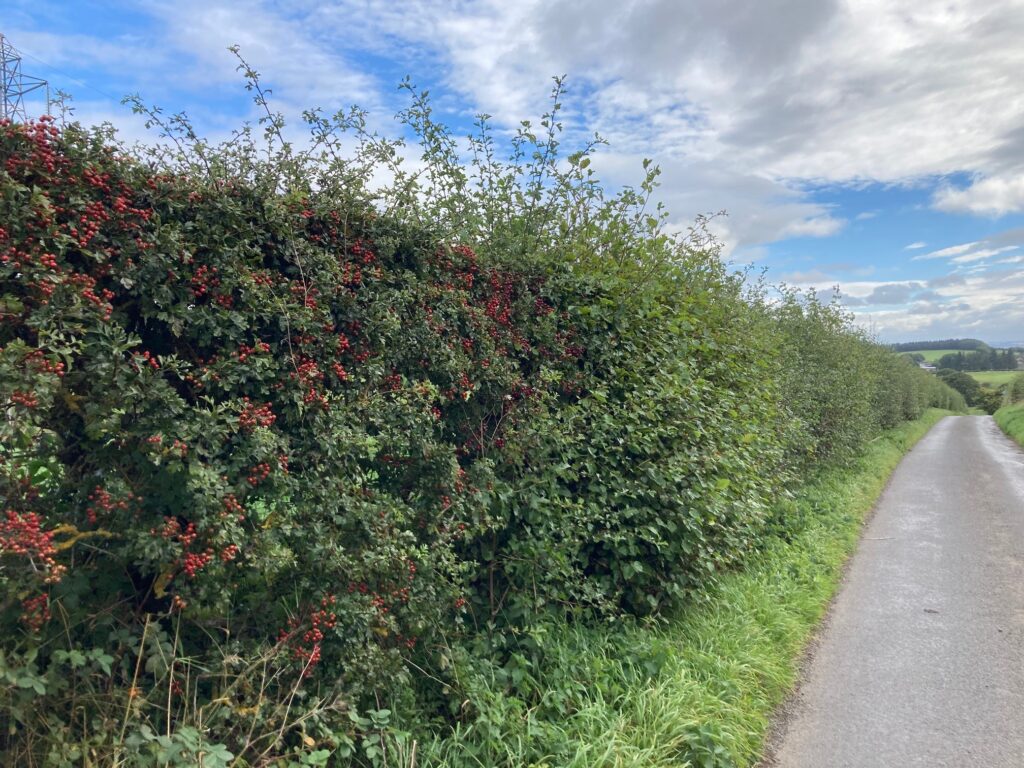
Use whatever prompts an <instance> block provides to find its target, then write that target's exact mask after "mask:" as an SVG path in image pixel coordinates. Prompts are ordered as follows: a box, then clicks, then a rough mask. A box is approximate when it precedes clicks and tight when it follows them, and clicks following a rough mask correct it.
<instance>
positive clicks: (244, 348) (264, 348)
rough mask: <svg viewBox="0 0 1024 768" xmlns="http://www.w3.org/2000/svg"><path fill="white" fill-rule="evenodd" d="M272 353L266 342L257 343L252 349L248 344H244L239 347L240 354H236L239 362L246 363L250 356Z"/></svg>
mask: <svg viewBox="0 0 1024 768" xmlns="http://www.w3.org/2000/svg"><path fill="white" fill-rule="evenodd" d="M269 351H270V345H269V344H267V342H265V341H257V342H256V343H255V344H253V345H252V346H251V347H250V346H249V345H248V344H242V345H240V346H239V347H238V352H236V353H235V357H237V358H238V362H240V363H244V362H245V361H246V360H248V359H249V356H250V355H255V354H258V353H261V352H263V353H266V352H269Z"/></svg>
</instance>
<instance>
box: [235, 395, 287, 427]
mask: <svg viewBox="0 0 1024 768" xmlns="http://www.w3.org/2000/svg"><path fill="white" fill-rule="evenodd" d="M242 402H243V405H242V412H241V414H239V416H238V426H239V427H240V428H241V429H243V430H245V431H246V432H251V431H253V430H254V429H256V427H270V426H272V425H273V424H274V422H275V421H277V416H276V415H274V411H273V409H272V408H271V406H270V403H264V404H263V405H256V404H255V403H253V402H252V401H251V400H249V398H248V397H243V398H242Z"/></svg>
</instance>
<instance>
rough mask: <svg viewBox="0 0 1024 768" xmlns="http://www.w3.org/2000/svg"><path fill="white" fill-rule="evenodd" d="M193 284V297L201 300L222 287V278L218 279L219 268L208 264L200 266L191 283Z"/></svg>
mask: <svg viewBox="0 0 1024 768" xmlns="http://www.w3.org/2000/svg"><path fill="white" fill-rule="evenodd" d="M190 282H191V284H192V295H193V296H195V297H196V298H197V299H201V298H203V297H204V296H206V294H208V293H209V292H210V291H212V290H215V289H216V288H219V287H220V278H219V277H217V268H216V267H211V266H209V265H207V264H200V265H199V268H198V269H196V273H195V274H194V275H193V276H192V280H191V281H190Z"/></svg>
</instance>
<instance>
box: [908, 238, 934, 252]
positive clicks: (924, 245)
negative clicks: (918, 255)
mask: <svg viewBox="0 0 1024 768" xmlns="http://www.w3.org/2000/svg"><path fill="white" fill-rule="evenodd" d="M927 247H928V243H924V242H921V241H920V240H918V241H917V242H916V243H911V244H910V245H907V246H905V247H904V248H903V250H905V251H916V250H919V249H921V248H927Z"/></svg>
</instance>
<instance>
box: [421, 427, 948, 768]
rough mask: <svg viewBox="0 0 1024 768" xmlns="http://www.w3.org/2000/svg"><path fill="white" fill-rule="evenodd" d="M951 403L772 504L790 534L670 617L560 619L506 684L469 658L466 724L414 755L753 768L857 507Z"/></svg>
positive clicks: (827, 594)
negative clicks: (593, 622) (599, 622)
mask: <svg viewBox="0 0 1024 768" xmlns="http://www.w3.org/2000/svg"><path fill="white" fill-rule="evenodd" d="M946 414H947V412H946V411H939V410H934V409H933V410H931V411H929V412H928V413H926V414H925V416H924V417H923V418H922V419H920V420H918V421H916V422H913V423H910V424H906V425H904V426H902V427H900V428H898V429H895V430H892V431H890V432H887V433H886V434H885V435H883V436H882V437H881V438H879V439H877V440H875V441H873V442H872V443H871V444H870V445H869V447H868V450H867V452H866V453H865V455H864V456H863V457H862V458H861V459H860V460H859V461H857V462H853V463H852V465H850V466H848V467H846V468H843V469H837V470H832V471H829V472H826V473H824V474H822V475H821V476H819V477H818V478H816V479H815V480H813V481H812V482H810V483H809V484H808V485H806V486H804V487H803V488H802V489H801V490H800V491H799V493H798V494H797V496H796V497H795V498H794V499H792V500H790V501H787V502H785V503H784V505H783V506H782V507H780V511H781V512H784V514H785V518H786V520H787V521H788V523H789V524H790V528H791V530H792V529H794V528H795V529H796V531H795V532H793V533H791V534H790V537H791V538H790V540H788V541H787V540H783V539H780V538H772V539H770V540H769V541H768V542H767V545H766V547H765V548H764V550H763V551H761V552H758V553H756V554H754V555H752V557H751V559H750V561H749V562H748V565H747V567H746V568H745V569H744V570H743V571H740V572H734V573H730V574H727V575H726V576H725V577H724V578H723V579H722V580H721V583H720V585H719V587H718V588H716V589H715V590H714V591H713V592H712V593H711V594H710V595H709V596H708V597H707V599H706V600H704V601H703V602H701V603H700V604H698V605H695V606H693V607H691V608H690V609H688V610H686V611H684V612H682V613H681V614H680V615H678V616H676V617H674V618H672V619H671V620H669V621H667V622H664V623H661V624H643V623H640V622H632V623H630V622H616V623H615V624H613V625H610V626H607V627H601V628H594V627H592V626H570V625H564V624H562V625H558V626H553V627H552V626H549V627H547V628H545V629H544V630H543V631H541V630H538V631H537V633H536V636H533V637H530V636H524V638H523V647H524V649H529V650H524V653H523V661H522V662H517V666H518V667H519V669H520V677H521V680H520V682H519V683H518V685H517V692H516V693H515V694H513V693H510V689H509V687H508V678H509V672H508V668H507V665H506V667H504V668H498V667H496V668H493V669H491V670H489V671H486V670H483V669H481V668H480V666H479V665H477V666H474V667H471V668H472V670H473V671H472V672H470V673H468V674H467V676H466V677H464V678H463V679H462V683H463V685H464V687H465V688H466V690H467V696H466V703H465V705H464V710H465V711H466V712H467V713H473V716H472V717H469V718H466V719H467V722H469V723H470V724H469V725H467V726H464V727H462V728H461V730H459V731H458V732H457V733H456V734H455V736H452V737H448V738H446V739H444V740H439V741H434V742H433V743H430V742H428V743H426V744H423V745H421V746H422V747H423V748H422V750H421V754H420V757H421V759H422V763H423V764H424V765H426V764H429V765H437V766H449V767H450V768H454V766H460V767H461V766H481V767H483V766H509V767H511V766H535V767H536V768H540V766H549V768H554V767H555V766H577V767H578V768H584V767H586V768H592V767H594V766H608V767H609V768H611V766H615V767H616V768H653V767H654V766H666V767H667V766H685V765H693V766H704V767H712V766H713V767H717V768H721V767H724V766H749V765H753V764H754V763H756V762H757V760H758V758H759V757H760V754H761V750H762V748H763V740H764V738H765V735H766V733H767V730H768V727H769V724H770V718H771V715H772V712H773V711H774V710H775V708H776V707H777V706H778V705H779V704H780V703H781V702H782V700H783V698H784V697H785V696H786V694H787V693H788V692H789V690H790V689H791V688H792V686H793V684H794V682H795V680H796V672H797V669H796V665H797V661H798V659H799V656H800V654H801V652H802V650H803V648H804V647H805V644H806V642H807V640H808V638H809V636H810V634H811V632H812V631H813V629H814V627H815V625H816V624H817V623H818V621H819V620H820V618H821V616H822V614H823V612H824V611H825V609H826V607H827V605H828V603H829V600H830V599H831V597H832V595H833V593H834V592H835V589H836V585H837V583H838V579H839V577H840V575H841V571H842V566H843V563H844V562H845V561H846V559H847V557H848V556H849V555H850V553H851V552H852V551H853V550H854V548H855V547H856V544H857V540H858V536H859V532H860V528H861V524H862V522H863V519H864V516H865V515H866V514H867V512H868V511H869V510H870V509H871V507H872V506H873V504H874V502H875V500H876V499H877V498H878V496H879V494H880V493H881V491H882V489H883V487H884V486H885V483H886V481H887V479H888V477H889V475H890V473H891V472H892V470H893V469H894V468H895V467H896V465H897V464H898V463H899V461H900V459H901V458H902V457H903V455H904V454H905V453H906V451H907V450H909V449H910V447H911V446H912V445H913V444H914V443H915V442H916V441H917V440H918V439H920V438H921V437H922V436H923V435H924V434H925V433H926V432H927V431H928V429H930V428H931V427H932V426H933V425H934V424H935V423H936V422H937V421H938V420H939V419H940V418H941V417H942V416H944V415H946ZM794 522H795V525H793V523H794ZM527 658H532V659H533V661H532V662H528V661H526V659H527Z"/></svg>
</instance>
